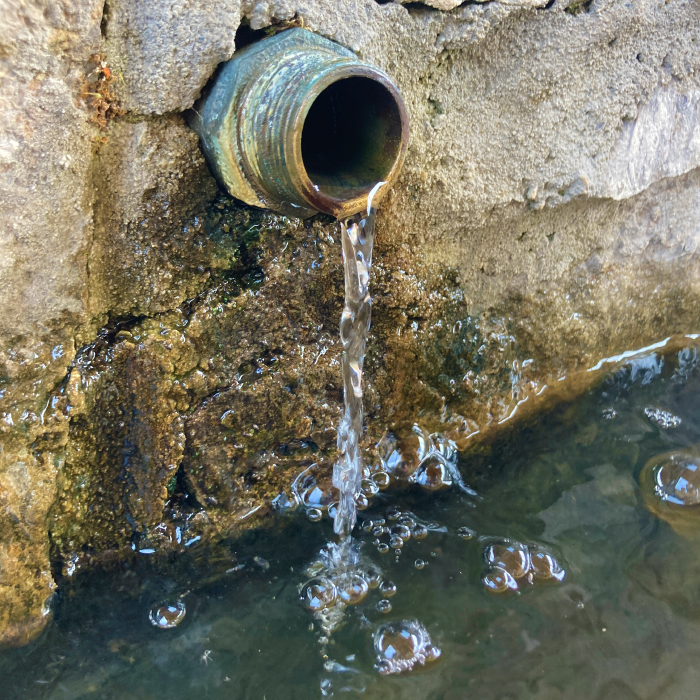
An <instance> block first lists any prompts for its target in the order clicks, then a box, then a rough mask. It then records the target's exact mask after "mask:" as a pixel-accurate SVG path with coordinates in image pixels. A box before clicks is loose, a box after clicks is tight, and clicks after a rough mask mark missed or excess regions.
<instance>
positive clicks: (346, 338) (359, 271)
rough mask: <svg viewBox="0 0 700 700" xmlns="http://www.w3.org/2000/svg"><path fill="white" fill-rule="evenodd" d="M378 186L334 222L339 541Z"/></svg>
mask: <svg viewBox="0 0 700 700" xmlns="http://www.w3.org/2000/svg"><path fill="white" fill-rule="evenodd" d="M383 184H385V183H383V182H380V183H378V184H377V185H375V186H374V188H373V189H372V191H371V192H370V194H369V197H368V198H367V215H366V216H365V217H362V216H361V215H359V214H358V215H356V216H354V217H352V218H350V219H346V220H344V221H341V224H340V225H341V237H342V242H343V263H344V266H345V307H344V308H343V313H342V315H341V317H340V341H341V343H342V345H343V357H342V372H343V393H344V396H345V411H344V413H343V417H342V419H341V421H340V425H339V426H338V451H339V452H340V459H339V460H338V462H337V463H336V464H335V466H334V467H333V485H334V486H335V487H336V488H337V489H338V491H339V492H340V499H339V503H338V508H337V510H336V514H335V523H334V529H335V532H336V534H338V535H339V536H340V540H341V543H342V542H345V541H347V540H348V539H349V537H350V533H351V532H352V528H353V527H354V525H355V519H356V517H357V504H356V498H357V496H358V495H359V493H360V482H361V479H362V454H361V452H360V444H359V443H360V437H361V435H362V364H363V362H364V357H365V345H366V343H367V333H368V332H369V326H370V320H371V311H372V299H371V297H370V295H369V270H370V267H371V265H372V245H373V243H374V221H375V217H376V209H375V208H374V207H373V206H372V198H373V196H374V195H375V193H376V192H377V190H378V189H379V188H380V187H381V186H382V185H383Z"/></svg>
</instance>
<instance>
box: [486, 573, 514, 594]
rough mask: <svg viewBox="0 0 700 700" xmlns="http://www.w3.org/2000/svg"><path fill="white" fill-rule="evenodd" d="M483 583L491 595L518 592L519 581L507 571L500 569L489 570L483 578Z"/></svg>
mask: <svg viewBox="0 0 700 700" xmlns="http://www.w3.org/2000/svg"><path fill="white" fill-rule="evenodd" d="M481 581H482V583H483V584H484V587H485V588H486V590H487V591H489V592H490V593H507V592H509V591H517V590H518V583H517V581H516V580H515V579H514V578H513V577H512V576H511V575H510V574H509V573H508V572H507V571H506V570H505V569H500V568H498V567H494V568H492V569H489V570H488V571H487V572H486V573H485V574H484V575H483V576H482V578H481Z"/></svg>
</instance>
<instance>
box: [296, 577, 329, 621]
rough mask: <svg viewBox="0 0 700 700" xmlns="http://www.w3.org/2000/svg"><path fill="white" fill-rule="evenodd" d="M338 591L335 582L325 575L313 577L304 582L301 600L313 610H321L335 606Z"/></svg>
mask: <svg viewBox="0 0 700 700" xmlns="http://www.w3.org/2000/svg"><path fill="white" fill-rule="evenodd" d="M337 597H338V591H337V589H336V587H335V585H334V584H333V582H332V581H331V580H330V579H328V578H325V577H323V576H319V577H318V578H313V579H311V580H310V581H308V582H307V583H306V584H304V587H303V588H302V589H301V595H300V596H299V600H300V601H301V604H302V605H303V606H304V607H305V608H306V609H307V610H309V611H311V612H319V611H321V610H326V609H328V608H330V607H332V606H333V604H334V603H335V601H336V598H337Z"/></svg>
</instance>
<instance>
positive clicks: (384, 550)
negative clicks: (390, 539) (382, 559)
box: [377, 542, 389, 554]
mask: <svg viewBox="0 0 700 700" xmlns="http://www.w3.org/2000/svg"><path fill="white" fill-rule="evenodd" d="M377 551H378V552H379V553H380V554H386V553H387V552H388V551H389V545H388V544H386V542H382V543H380V544H378V545H377Z"/></svg>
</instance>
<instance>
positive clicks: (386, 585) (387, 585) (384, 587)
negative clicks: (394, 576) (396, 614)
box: [379, 581, 396, 598]
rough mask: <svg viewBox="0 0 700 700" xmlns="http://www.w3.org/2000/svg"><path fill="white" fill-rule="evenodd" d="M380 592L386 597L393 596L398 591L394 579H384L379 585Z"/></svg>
mask: <svg viewBox="0 0 700 700" xmlns="http://www.w3.org/2000/svg"><path fill="white" fill-rule="evenodd" d="M379 592H380V593H381V594H382V595H383V596H384V597H385V598H391V596H393V595H394V594H395V593H396V584H395V583H394V582H393V581H382V583H381V584H380V586H379Z"/></svg>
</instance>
